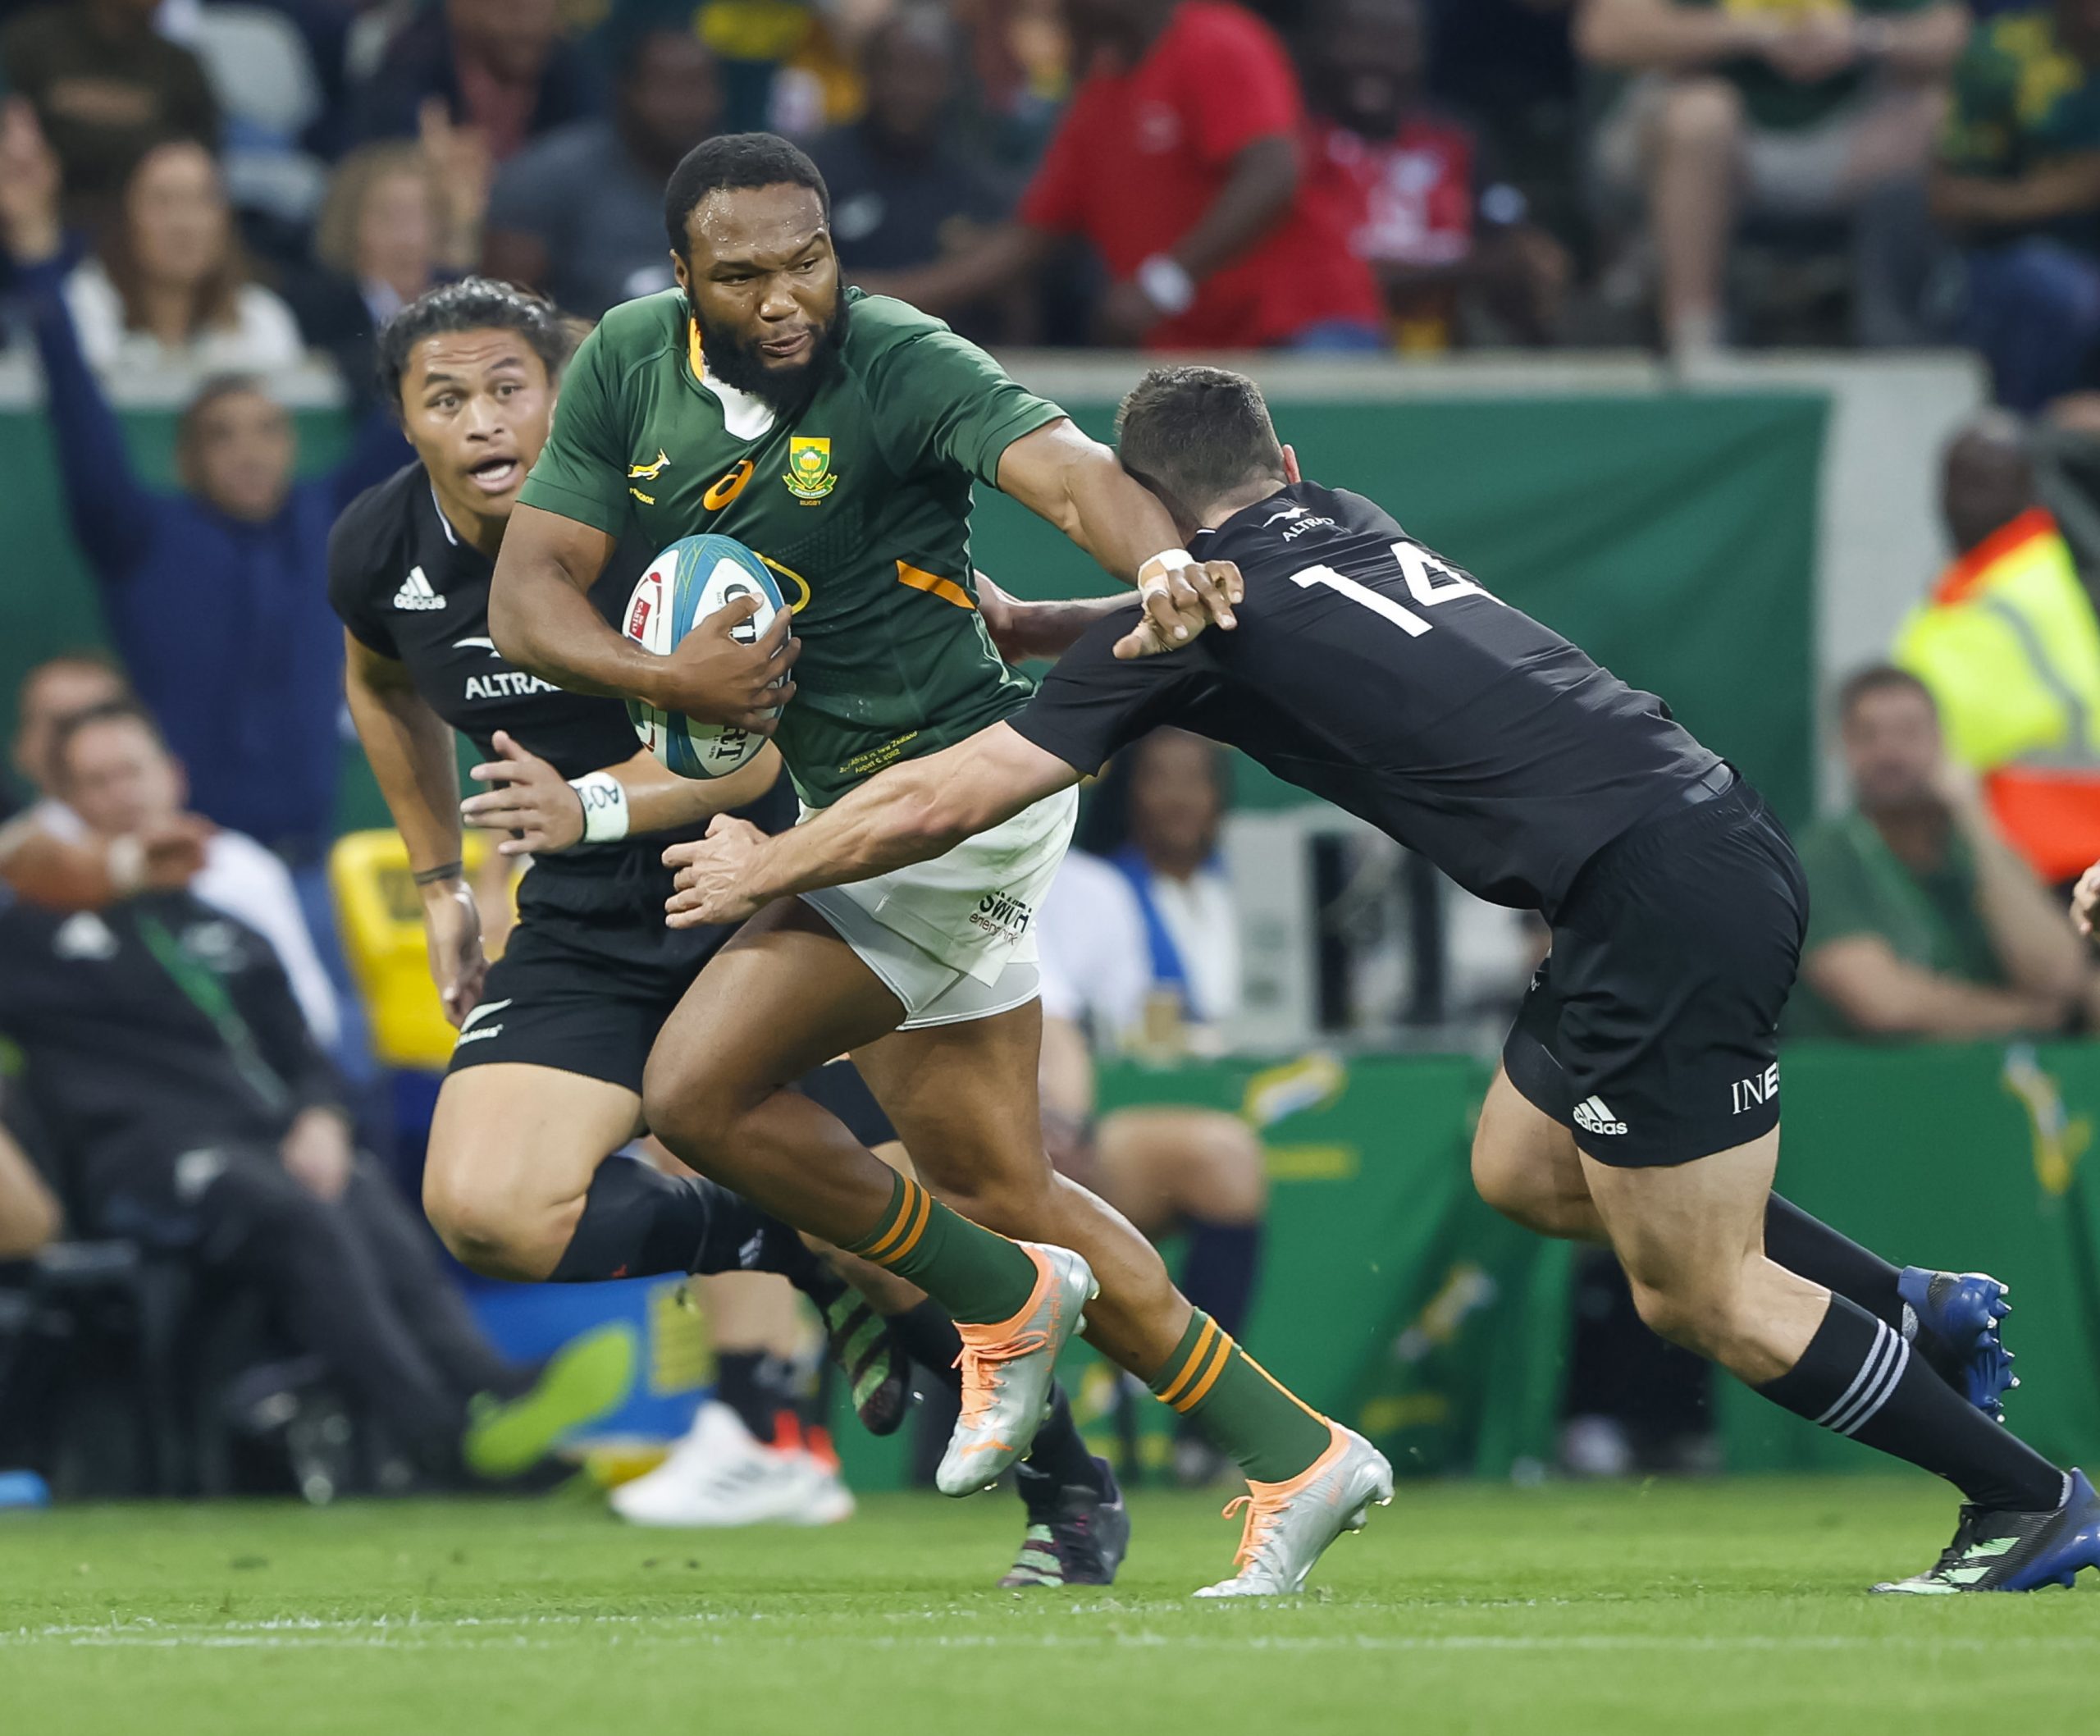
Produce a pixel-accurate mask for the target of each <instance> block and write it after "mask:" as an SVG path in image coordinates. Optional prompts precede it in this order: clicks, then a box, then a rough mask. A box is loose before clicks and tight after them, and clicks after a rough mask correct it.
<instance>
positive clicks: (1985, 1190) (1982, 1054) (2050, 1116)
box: [1718, 1043, 2100, 1471]
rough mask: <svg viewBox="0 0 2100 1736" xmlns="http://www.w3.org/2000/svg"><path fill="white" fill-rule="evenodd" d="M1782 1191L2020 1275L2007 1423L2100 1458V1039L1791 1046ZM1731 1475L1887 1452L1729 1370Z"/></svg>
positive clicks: (1842, 1466)
mask: <svg viewBox="0 0 2100 1736" xmlns="http://www.w3.org/2000/svg"><path fill="white" fill-rule="evenodd" d="M1784 1067H1785V1072H1784V1075H1783V1077H1784V1080H1785V1089H1786V1105H1787V1118H1786V1131H1785V1135H1784V1141H1783V1149H1782V1151H1781V1154H1780V1159H1779V1190H1780V1191H1781V1192H1782V1193H1783V1194H1785V1195H1787V1197H1788V1198H1789V1199H1792V1200H1794V1201H1795V1202H1796V1204H1799V1205H1801V1207H1802V1208H1804V1209H1805V1210H1807V1211H1810V1212H1813V1213H1815V1215H1816V1216H1817V1217H1821V1218H1823V1219H1824V1220H1825V1221H1826V1222H1829V1223H1831V1224H1833V1225H1835V1226H1836V1227H1838V1228H1839V1229H1841V1230H1842V1231H1844V1232H1845V1233H1846V1234H1847V1235H1848V1236H1851V1237H1852V1238H1853V1239H1854V1240H1857V1241H1860V1242H1864V1243H1865V1244H1866V1245H1868V1246H1869V1247H1870V1248H1873V1249H1874V1250H1875V1251H1876V1252H1878V1253H1879V1254H1883V1255H1885V1256H1887V1257H1888V1259H1892V1260H1894V1261H1896V1262H1897V1263H1898V1264H1905V1265H1919V1266H1932V1267H1938V1268H1944V1269H1947V1270H1952V1271H1957V1272H1974V1271H1983V1272H1990V1273H1992V1274H1993V1276H1994V1277H1998V1278H2001V1279H2002V1280H2003V1281H2005V1282H2006V1283H2007V1284H2010V1285H2011V1286H2012V1294H2011V1301H2012V1304H2013V1313H2012V1316H2011V1318H2010V1319H2009V1320H2007V1321H2006V1329H2005V1336H2006V1344H2007V1345H2010V1346H2011V1349H2012V1350H2013V1352H2014V1354H2015V1355H2016V1357H2017V1358H2018V1361H2017V1363H2016V1368H2017V1371H2018V1373H2019V1374H2020V1382H2021V1383H2020V1389H2019V1390H2018V1391H2016V1392H2015V1393H2013V1394H2012V1395H2011V1397H2010V1398H2008V1400H2006V1421H2007V1422H2008V1423H2010V1424H2011V1426H2012V1427H2013V1428H2016V1429H2017V1430H2018V1431H2019V1432H2020V1435H2021V1437H2023V1438H2024V1439H2025V1440H2026V1441H2029V1442H2030V1443H2031V1444H2032V1445H2033V1446H2034V1447H2035V1449H2036V1450H2038V1451H2039V1452H2041V1453H2043V1454H2044V1455H2047V1456H2048V1457H2049V1458H2051V1459H2052V1460H2056V1461H2057V1462H2058V1463H2059V1464H2084V1465H2085V1466H2087V1467H2088V1468H2090V1467H2092V1466H2093V1464H2095V1462H2096V1460H2100V1264H2096V1259H2095V1252H2096V1249H2100V1185H2096V1181H2095V1177H2094V1176H2093V1174H2092V1173H2091V1154H2090V1147H2091V1144H2092V1141H2093V1128H2094V1126H2096V1124H2100V1048H2095V1047H2094V1046H2093V1044H2074V1043H2062V1044H2043V1045H2042V1046H2040V1047H2038V1048H2033V1047H2029V1046H2027V1045H2025V1044H2016V1045H2014V1046H2012V1047H2011V1048H1996V1047H1976V1048H1966V1047H1963V1048H1949V1047H1941V1046H1938V1045H1931V1046H1925V1047H1920V1048H1901V1049H1888V1050H1877V1049H1867V1048H1847V1047H1843V1046H1841V1045H1838V1044H1830V1045H1824V1044H1801V1045H1799V1046H1797V1047H1796V1048H1792V1049H1789V1050H1788V1051H1787V1057H1786V1060H1785V1062H1784ZM1718 1399H1719V1408H1720V1418H1721V1424H1722V1432H1723V1440H1724V1444H1725V1446H1726V1449H1727V1462H1728V1467H1729V1469H1731V1470H1737V1471H1778V1470H1818V1471H1824V1470H1828V1471H1839V1470H1850V1471H1865V1470H1871V1469H1875V1468H1876V1466H1877V1464H1878V1463H1879V1460H1878V1458H1877V1455H1874V1454H1872V1453H1869V1452H1867V1451H1865V1450H1862V1449H1861V1448H1860V1447H1859V1446H1856V1445H1855V1444H1854V1443H1852V1442H1851V1441H1845V1440H1841V1439H1839V1438H1838V1437H1836V1436H1834V1435H1832V1434H1829V1433H1828V1432H1824V1431H1823V1430H1821V1429H1817V1428H1810V1426H1809V1425H1808V1424H1807V1423H1804V1422H1801V1421H1800V1420H1799V1419H1798V1418H1794V1417H1792V1416H1789V1415H1788V1414H1786V1413H1785V1412H1783V1411H1782V1410H1779V1409H1777V1408H1775V1407H1774V1406H1773V1405H1767V1404H1765V1403H1764V1402H1763V1401H1762V1400H1759V1399H1757V1398H1755V1396H1752V1395H1751V1393H1750V1392H1748V1391H1746V1390H1745V1389H1744V1388H1743V1387H1739V1386H1737V1384H1736V1383H1735V1382H1733V1381H1723V1382H1719V1387H1718Z"/></svg>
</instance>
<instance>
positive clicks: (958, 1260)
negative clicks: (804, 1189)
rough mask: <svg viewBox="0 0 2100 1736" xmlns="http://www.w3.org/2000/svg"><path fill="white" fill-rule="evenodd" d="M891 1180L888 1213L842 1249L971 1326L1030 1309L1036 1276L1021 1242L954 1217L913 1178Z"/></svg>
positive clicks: (1032, 1261)
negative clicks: (917, 1289) (901, 1280)
mask: <svg viewBox="0 0 2100 1736" xmlns="http://www.w3.org/2000/svg"><path fill="white" fill-rule="evenodd" d="M892 1180H893V1181H894V1182H895V1183H896V1186H895V1187H894V1188H893V1190H892V1192H891V1194H890V1201H889V1204H888V1208H885V1210H884V1211H883V1214H882V1216H881V1217H879V1218H878V1219H877V1220H876V1222H875V1226H874V1228H873V1229H872V1230H870V1231H869V1232H868V1233H867V1234H866V1235H865V1236H862V1237H861V1239H860V1240H858V1241H855V1242H847V1243H846V1244H845V1245H844V1246H845V1249H846V1251H847V1253H848V1254H858V1255H859V1256H860V1257H861V1259H864V1260H867V1261H869V1262H870V1263H873V1264H874V1265H877V1266H879V1267H881V1268H883V1271H885V1272H895V1273H896V1274H897V1276H898V1277H901V1278H906V1279H909V1280H910V1281H911V1282H912V1283H914V1284H916V1285H917V1286H919V1287H920V1289H921V1290H923V1291H925V1292H926V1294H927V1295H929V1296H931V1297H932V1298H933V1299H934V1300H935V1301H936V1302H938V1303H939V1304H941V1306H942V1307H943V1308H944V1309H947V1312H948V1314H949V1316H950V1318H952V1319H955V1320H958V1321H961V1322H962V1323H965V1324H966V1325H970V1326H988V1325H991V1324H993V1323H997V1322H998V1321H1002V1320H1011V1319H1012V1318H1013V1317H1014V1316H1015V1315H1016V1314H1017V1313H1020V1311H1021V1309H1024V1308H1025V1307H1026V1306H1027V1305H1028V1299H1029V1296H1031V1295H1034V1291H1035V1281H1036V1279H1037V1277H1038V1276H1039V1272H1038V1270H1037V1268H1036V1264H1035V1262H1034V1260H1032V1259H1029V1257H1028V1255H1027V1254H1024V1253H1023V1252H1022V1251H1021V1249H1020V1245H1019V1244H1018V1243H1016V1242H1011V1241H1008V1240H1007V1238H1006V1237H1005V1236H994V1235H993V1233H992V1232H991V1231H989V1230H987V1229H984V1228H983V1227H980V1226H979V1225H977V1224H974V1223H972V1222H970V1220H969V1219H968V1218H967V1217H962V1216H961V1215H960V1214H959V1213H954V1212H951V1211H950V1210H949V1209H948V1208H947V1207H946V1206H944V1205H943V1204H941V1203H940V1201H938V1199H934V1196H933V1195H931V1194H929V1193H928V1192H927V1191H926V1190H925V1189H924V1188H923V1187H921V1186H920V1185H919V1184H918V1183H917V1182H916V1181H913V1180H912V1179H911V1177H910V1176H893V1178H892Z"/></svg>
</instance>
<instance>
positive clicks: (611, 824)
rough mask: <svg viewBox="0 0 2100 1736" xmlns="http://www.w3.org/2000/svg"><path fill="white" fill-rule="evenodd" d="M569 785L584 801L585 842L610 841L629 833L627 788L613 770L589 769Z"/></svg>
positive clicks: (581, 800) (598, 842)
mask: <svg viewBox="0 0 2100 1736" xmlns="http://www.w3.org/2000/svg"><path fill="white" fill-rule="evenodd" d="M568 787H569V788H571V789H573V790H574V791H575V792H576V799H577V800H578V802H582V804H583V842H584V843H587V844H609V843H616V842H617V841H618V840H619V839H620V838H625V837H626V836H627V824H628V812H627V788H626V786H625V785H624V784H623V783H621V782H620V780H619V779H618V778H615V777H614V775H613V774H611V773H610V772H609V771H587V772H586V773H584V774H583V775H582V777H580V778H571V779H569V780H568Z"/></svg>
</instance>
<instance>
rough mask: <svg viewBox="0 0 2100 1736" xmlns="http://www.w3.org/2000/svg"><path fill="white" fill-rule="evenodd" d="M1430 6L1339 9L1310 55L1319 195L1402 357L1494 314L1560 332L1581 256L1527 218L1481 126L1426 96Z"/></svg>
mask: <svg viewBox="0 0 2100 1736" xmlns="http://www.w3.org/2000/svg"><path fill="white" fill-rule="evenodd" d="M1426 23H1427V21H1426V19H1425V17H1424V15H1423V7H1422V0H1329V3H1328V4H1327V5H1326V7H1324V8H1323V9H1322V11H1321V13H1320V15H1319V17H1318V20H1317V24H1316V26H1315V29H1314V32H1313V45H1312V48H1311V51H1310V53H1309V56H1308V59H1309V61H1310V66H1309V68H1308V85H1309V88H1310V91H1311V96H1312V102H1313V111H1314V112H1313V118H1312V122H1311V126H1310V130H1309V131H1308V144H1307V157H1308V171H1307V173H1308V177H1309V180H1310V183H1311V188H1310V191H1311V196H1313V197H1314V198H1316V199H1331V200H1332V201H1334V202H1335V207H1336V210H1337V212H1338V216H1339V221H1340V223H1341V224H1342V225H1343V226H1344V230H1345V232H1346V233H1347V234H1348V235H1349V244H1350V246H1351V247H1352V248H1353V249H1354V250H1355V252H1356V254H1358V257H1359V258H1363V260H1365V261H1366V262H1367V263H1368V264H1369V265H1370V266H1371V267H1372V270H1373V271H1374V272H1376V273H1377V276H1378V280H1379V282H1380V284H1381V286H1382V287H1383V289H1384V290H1385V292H1386V300H1387V303H1388V304H1389V305H1390V308H1391V309H1392V313H1393V318H1394V321H1395V327H1396V328H1397V330H1396V335H1397V337H1398V340H1399V345H1400V347H1401V348H1403V349H1445V348H1448V347H1449V346H1450V345H1451V344H1452V342H1453V341H1454V338H1455V337H1456V336H1457V334H1458V331H1459V327H1460V326H1461V324H1462V322H1463V319H1464V318H1466V317H1468V316H1471V315H1472V314H1474V313H1477V312H1485V313H1487V314H1488V315H1489V317H1490V318H1491V319H1493V320H1494V321H1495V323H1496V324H1497V325H1499V326H1500V327H1501V328H1502V329H1503V331H1504V333H1506V334H1507V335H1508V336H1513V337H1515V338H1518V339H1520V340H1523V341H1525V342H1527V343H1543V342H1545V341H1546V340H1548V338H1549V337H1550V335H1551V332H1552V330H1553V326H1554V318H1555V316H1556V314H1557V313H1558V311H1559V302H1560V298H1561V295H1562V292H1563V290H1564V288H1565V286H1566V284H1567V281H1568V254H1567V250H1566V249H1564V248H1563V247H1562V246H1561V245H1560V244H1559V242H1558V241H1556V240H1554V239H1553V237H1552V236H1551V235H1548V234H1547V233H1546V232H1545V231H1544V230H1542V229H1540V228H1537V227H1536V226H1533V225H1532V224H1531V223H1530V222H1527V216H1528V212H1527V207H1526V204H1525V201H1524V197H1523V194H1521V193H1519V192H1518V190H1516V189H1515V188H1514V187H1513V186H1510V185H1508V184H1507V183H1506V182H1504V181H1500V180H1497V179H1496V178H1495V176H1494V175H1493V174H1492V172H1491V170H1490V169H1489V167H1488V166H1487V163H1486V150H1485V146H1484V143H1483V141H1482V139H1481V136H1480V135H1479V133H1478V132H1477V130H1476V129H1475V128H1474V127H1473V126H1472V125H1471V123H1470V122H1468V121H1467V120H1466V119H1465V118H1464V117H1463V116H1460V115H1459V114H1457V113H1455V112H1451V111H1449V110H1446V109H1443V108H1440V107H1434V106H1432V105H1431V104H1430V103H1427V101H1425V99H1424V92H1423V84H1422V80H1423V72H1424V69H1425V67H1426V66H1427V48H1428V43H1427V34H1426V30H1425V25H1426Z"/></svg>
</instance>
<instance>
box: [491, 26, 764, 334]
mask: <svg viewBox="0 0 2100 1736" xmlns="http://www.w3.org/2000/svg"><path fill="white" fill-rule="evenodd" d="M721 118H722V90H721V83H720V80H719V75H718V71H717V68H716V66H715V63H714V55H713V54H712V53H710V51H709V50H708V48H707V47H706V46H705V44H704V43H702V42H701V40H700V39H699V38H698V37H696V36H695V35H694V34H692V31H690V30H673V29H668V28H666V29H659V30H645V31H642V32H641V34H638V35H637V36H636V37H634V38H633V39H632V41H631V42H630V43H629V44H628V48H627V52H626V53H624V54H623V56H622V57H621V59H620V64H619V75H618V78H617V80H616V82H615V85H614V94H613V112H612V113H611V114H610V115H609V116H606V117H605V118H604V119H601V120H590V121H576V122H574V123H573V124H572V125H570V126H565V127H563V128H561V129H560V130H559V131H556V132H553V133H550V134H548V135H546V137H545V138H543V139H539V140H538V141H536V143H534V144H532V145H529V146H527V148H526V149H525V150H524V151H523V152H522V153H520V154H519V155H518V156H517V157H514V158H512V159H511V160H510V161H509V162H507V163H505V164H504V166H503V167H502V169H501V170H500V171H498V173H497V175H496V178H495V188H494V190H492V191H491V194H490V195H489V210H488V220H487V231H486V236H485V239H484V242H483V253H482V268H483V270H485V271H486V272H487V273H488V275H489V276H491V277H500V278H503V279H504V280H506V281H509V282H512V283H522V284H527V285H529V286H532V288H534V289H536V290H540V291H541V293H542V294H543V295H546V296H547V297H548V299H550V300H551V301H553V302H554V303H555V304H556V305H557V306H559V308H562V309H563V311H564V312H565V313H574V314H578V315H581V316H582V317H584V318H589V319H596V318H597V317H598V316H599V315H600V314H601V313H604V312H605V309H606V308H609V307H611V306H613V305H614V304H615V303H617V302H623V301H632V300H633V299H635V298H636V297H637V296H641V295H654V294H655V292H656V291H657V290H664V289H669V287H670V285H671V259H670V255H669V253H668V251H666V249H665V248H664V182H665V181H666V180H669V178H670V174H671V171H672V170H673V169H674V168H676V167H678V162H679V159H680V158H683V157H684V155H685V154H686V153H687V151H689V150H691V149H692V148H693V147H694V146H695V145H696V144H699V143H700V142H701V139H705V138H707V137H709V136H710V135H712V134H713V133H714V130H715V129H716V127H717V126H718V125H719V122H720V121H721Z"/></svg>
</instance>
